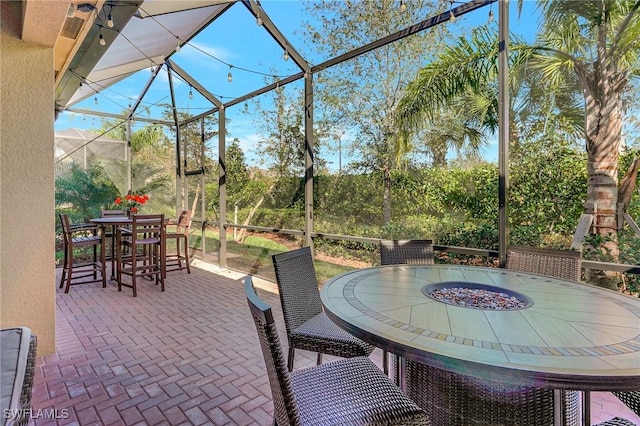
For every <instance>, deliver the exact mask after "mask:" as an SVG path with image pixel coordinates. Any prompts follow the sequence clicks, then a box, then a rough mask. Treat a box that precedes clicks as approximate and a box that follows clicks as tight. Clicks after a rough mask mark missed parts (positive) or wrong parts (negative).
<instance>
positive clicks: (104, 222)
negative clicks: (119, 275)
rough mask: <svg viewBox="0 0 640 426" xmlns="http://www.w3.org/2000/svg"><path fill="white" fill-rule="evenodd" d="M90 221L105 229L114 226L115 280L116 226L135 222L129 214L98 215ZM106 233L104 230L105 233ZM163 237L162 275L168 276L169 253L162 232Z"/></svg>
mask: <svg viewBox="0 0 640 426" xmlns="http://www.w3.org/2000/svg"><path fill="white" fill-rule="evenodd" d="M89 222H91V223H95V224H97V225H100V226H101V227H102V229H103V231H104V229H105V228H106V227H107V226H111V227H112V231H113V232H112V234H111V280H112V281H114V280H115V279H116V277H115V269H114V267H115V251H114V250H115V241H116V228H117V227H118V226H126V225H131V224H132V223H133V220H132V219H131V218H130V217H129V216H107V217H96V218H93V219H89ZM165 222H168V220H165ZM104 234H105V233H104V232H103V235H104ZM162 235H163V238H162V241H161V243H160V256H161V257H162V262H161V264H162V276H163V277H164V278H166V277H167V267H166V253H167V248H166V244H167V241H166V239H165V238H164V235H165V233H164V232H162Z"/></svg>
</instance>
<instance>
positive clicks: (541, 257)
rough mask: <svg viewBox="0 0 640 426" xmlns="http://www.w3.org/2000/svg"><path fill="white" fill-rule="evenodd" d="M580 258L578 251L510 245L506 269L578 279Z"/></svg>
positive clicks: (580, 264)
mask: <svg viewBox="0 0 640 426" xmlns="http://www.w3.org/2000/svg"><path fill="white" fill-rule="evenodd" d="M581 268H582V260H581V255H580V252H579V251H569V250H542V249H536V248H531V247H517V246H510V247H509V249H508V250H507V265H506V269H509V270H512V271H519V272H529V273H532V274H541V275H549V276H551V277H555V278H560V279H564V280H571V281H580V276H581Z"/></svg>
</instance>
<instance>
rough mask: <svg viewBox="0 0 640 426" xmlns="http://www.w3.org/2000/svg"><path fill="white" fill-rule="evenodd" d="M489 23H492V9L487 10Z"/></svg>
mask: <svg viewBox="0 0 640 426" xmlns="http://www.w3.org/2000/svg"><path fill="white" fill-rule="evenodd" d="M492 5H493V3H492ZM489 22H493V9H489Z"/></svg>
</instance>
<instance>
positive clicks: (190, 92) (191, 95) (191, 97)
mask: <svg viewBox="0 0 640 426" xmlns="http://www.w3.org/2000/svg"><path fill="white" fill-rule="evenodd" d="M189 99H193V90H191V87H189Z"/></svg>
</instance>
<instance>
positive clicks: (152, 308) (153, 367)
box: [32, 260, 640, 425]
mask: <svg viewBox="0 0 640 426" xmlns="http://www.w3.org/2000/svg"><path fill="white" fill-rule="evenodd" d="M193 266H194V267H193V268H192V273H191V275H187V274H186V273H184V272H172V273H169V275H168V277H167V282H166V291H165V292H164V293H162V292H160V290H159V288H157V287H156V286H155V285H154V284H153V283H152V282H148V281H144V282H143V283H142V284H141V285H139V290H138V297H136V298H134V297H132V295H131V291H130V290H129V289H123V291H122V292H118V291H117V287H116V285H115V283H113V282H111V283H109V284H108V287H107V288H106V289H103V288H101V287H100V284H99V283H92V284H87V285H79V286H74V287H72V288H71V291H70V293H69V294H64V293H63V292H62V290H59V289H56V292H57V294H56V302H57V325H56V335H57V345H56V346H57V348H56V349H57V350H56V353H55V354H52V355H48V356H45V357H39V358H38V363H37V367H38V368H37V369H36V377H35V385H34V391H33V409H34V414H36V415H37V414H38V413H41V418H37V419H35V420H34V421H33V422H32V424H36V425H50V424H59V425H76V424H77V425H160V424H162V425H204V424H209V425H211V424H213V425H227V424H239V425H249V424H255V425H270V424H271V422H272V417H271V414H272V411H273V406H272V403H271V392H270V390H269V384H268V381H267V377H266V373H265V369H264V362H263V358H262V353H261V351H260V349H259V345H258V339H257V336H256V334H255V328H254V326H253V323H252V320H251V317H250V315H249V312H248V308H247V304H246V301H245V299H244V293H243V289H242V279H243V278H244V276H245V275H244V274H242V273H239V272H232V271H228V270H225V269H221V268H218V267H216V266H213V265H210V264H207V263H204V262H201V261H197V260H196V261H194V263H193ZM59 272H60V271H58V274H59ZM58 277H59V275H58ZM255 282H256V286H257V287H258V291H259V294H260V296H261V297H262V298H264V299H265V301H267V302H268V303H269V304H270V305H271V306H272V307H273V308H274V314H275V316H276V321H278V324H279V326H280V327H279V330H280V333H281V339H282V342H283V343H284V344H286V335H285V334H284V322H283V320H282V312H281V310H280V302H279V299H278V296H277V294H276V286H275V284H273V283H270V282H267V281H264V280H259V279H256V280H255ZM56 287H57V284H56ZM372 358H373V359H374V361H375V362H376V363H378V364H379V365H380V361H381V352H380V351H379V350H376V351H374V353H373V355H372ZM330 360H331V357H329V356H325V362H327V361H330ZM314 363H315V354H312V353H310V352H306V351H297V356H296V368H300V367H305V366H311V365H313V364H314ZM592 399H593V400H592V415H593V423H596V422H599V421H602V420H607V419H609V418H611V417H614V416H621V417H626V418H628V419H630V420H634V421H636V422H640V418H638V417H637V416H634V415H633V413H632V412H631V411H630V410H628V409H626V407H624V406H623V405H622V403H620V402H619V401H618V400H617V399H616V398H615V397H613V396H612V395H611V394H608V393H594V394H593V397H592ZM38 410H43V411H42V412H39V411H38ZM53 410H56V411H53ZM52 413H53V414H56V415H58V417H59V418H57V419H51V418H44V417H46V416H51V414H52ZM62 417H66V418H62Z"/></svg>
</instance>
